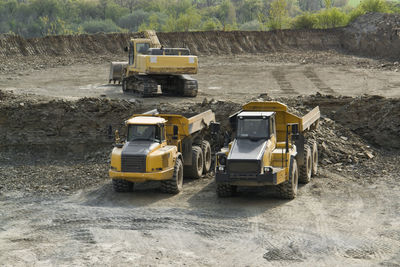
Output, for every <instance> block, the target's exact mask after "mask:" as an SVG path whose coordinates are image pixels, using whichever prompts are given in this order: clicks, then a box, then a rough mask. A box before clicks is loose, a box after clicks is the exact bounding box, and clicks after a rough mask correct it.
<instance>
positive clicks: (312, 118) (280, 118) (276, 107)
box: [243, 101, 321, 142]
mask: <svg viewBox="0 0 400 267" xmlns="http://www.w3.org/2000/svg"><path fill="white" fill-rule="evenodd" d="M243 111H273V112H275V113H276V131H277V137H278V142H283V141H284V140H285V137H286V126H287V125H288V124H291V123H297V124H298V125H299V132H300V133H303V132H306V131H308V130H310V129H311V128H313V127H316V126H317V125H318V121H319V118H320V116H321V113H320V110H319V107H315V108H314V109H313V110H311V111H310V112H309V113H307V114H306V115H304V116H302V117H299V116H297V115H295V114H293V113H290V112H289V111H288V108H287V106H286V105H285V104H282V103H280V102H275V101H270V102H250V103H248V104H246V105H244V106H243Z"/></svg>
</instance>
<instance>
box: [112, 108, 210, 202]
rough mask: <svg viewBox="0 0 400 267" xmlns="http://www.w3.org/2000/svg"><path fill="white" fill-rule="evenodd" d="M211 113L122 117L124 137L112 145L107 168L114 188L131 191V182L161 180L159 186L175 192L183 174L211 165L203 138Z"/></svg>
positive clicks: (204, 170)
mask: <svg viewBox="0 0 400 267" xmlns="http://www.w3.org/2000/svg"><path fill="white" fill-rule="evenodd" d="M214 124H215V125H218V124H217V123H215V114H214V113H213V112H212V111H211V110H208V111H205V112H203V113H200V114H196V115H194V114H180V115H178V114H158V112H157V111H156V110H153V111H150V112H147V113H144V114H135V115H133V116H132V117H131V118H130V119H128V120H127V121H126V126H127V138H126V141H125V142H124V143H121V142H120V140H118V139H119V138H116V145H115V147H114V149H113V151H112V154H111V167H110V170H109V175H110V178H111V179H112V183H113V187H114V190H115V191H117V192H126V191H132V190H133V186H134V183H137V182H145V181H150V180H156V181H161V190H162V191H163V192H166V193H171V194H176V193H179V192H180V191H181V190H182V184H183V177H184V176H185V177H192V178H199V177H201V176H202V175H203V174H204V173H207V172H208V171H210V168H211V146H210V142H209V141H208V140H207V136H209V134H208V133H209V130H210V129H209V128H210V126H213V125H214Z"/></svg>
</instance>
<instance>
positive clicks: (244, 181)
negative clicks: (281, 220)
mask: <svg viewBox="0 0 400 267" xmlns="http://www.w3.org/2000/svg"><path fill="white" fill-rule="evenodd" d="M318 119H319V109H318V108H316V109H314V110H313V111H312V112H310V113H309V114H308V115H306V116H304V117H298V116H296V115H294V114H292V113H290V112H288V111H287V107H286V105H284V104H282V103H279V102H251V103H249V104H247V105H245V106H243V110H242V111H240V112H237V113H235V114H233V115H232V116H231V117H230V119H229V120H230V124H231V127H232V129H233V136H232V138H233V141H232V142H230V143H229V144H228V145H227V146H226V147H224V148H223V149H222V150H221V151H220V152H219V153H217V166H216V172H215V179H216V183H217V193H218V195H219V196H230V195H232V194H233V193H234V191H235V190H236V188H237V187H238V186H264V185H277V186H279V188H281V189H282V190H281V191H282V197H284V198H289V199H291V198H294V197H295V196H296V193H297V182H298V175H299V173H298V165H299V166H300V168H301V169H303V167H304V165H306V167H307V170H306V172H307V173H306V175H307V178H308V180H309V176H310V175H311V173H310V168H311V166H312V159H311V157H310V155H311V152H310V151H309V150H310V148H309V147H308V144H306V143H305V138H304V133H305V132H306V131H307V130H309V128H310V127H311V126H312V125H314V124H315V123H316V122H317V121H318ZM314 149H315V150H316V145H315V146H314ZM309 152H310V153H309ZM307 153H308V154H307ZM305 154H307V155H306V156H305ZM314 154H315V151H314ZM301 175H304V173H303V171H302V172H301ZM301 181H304V178H303V177H302V179H301Z"/></svg>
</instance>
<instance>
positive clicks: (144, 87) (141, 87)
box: [122, 75, 158, 97]
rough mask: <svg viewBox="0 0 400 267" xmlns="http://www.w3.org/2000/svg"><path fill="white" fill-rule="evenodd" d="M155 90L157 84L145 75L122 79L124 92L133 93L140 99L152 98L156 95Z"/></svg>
mask: <svg viewBox="0 0 400 267" xmlns="http://www.w3.org/2000/svg"><path fill="white" fill-rule="evenodd" d="M157 90H158V84H157V82H156V81H155V80H154V79H152V78H151V77H149V76H146V75H132V76H129V77H124V78H123V79H122V91H124V92H133V93H135V94H138V95H140V96H141V97H152V96H154V95H156V94H157Z"/></svg>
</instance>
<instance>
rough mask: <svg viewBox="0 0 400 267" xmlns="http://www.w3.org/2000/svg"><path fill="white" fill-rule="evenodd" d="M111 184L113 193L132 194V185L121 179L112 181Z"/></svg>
mask: <svg viewBox="0 0 400 267" xmlns="http://www.w3.org/2000/svg"><path fill="white" fill-rule="evenodd" d="M112 184H113V188H114V191H115V192H121V193H122V192H132V191H133V185H134V184H133V183H132V182H129V181H126V180H123V179H112Z"/></svg>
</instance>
